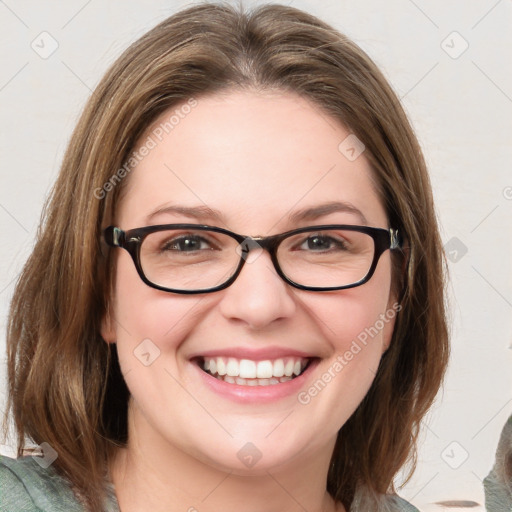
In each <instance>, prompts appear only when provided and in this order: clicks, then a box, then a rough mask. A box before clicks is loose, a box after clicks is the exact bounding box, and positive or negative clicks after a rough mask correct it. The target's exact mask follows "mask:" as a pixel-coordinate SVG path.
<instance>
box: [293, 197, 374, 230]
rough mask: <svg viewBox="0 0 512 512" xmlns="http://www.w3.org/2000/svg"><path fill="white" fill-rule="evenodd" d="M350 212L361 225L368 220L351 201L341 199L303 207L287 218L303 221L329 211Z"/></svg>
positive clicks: (365, 223) (316, 217)
mask: <svg viewBox="0 0 512 512" xmlns="http://www.w3.org/2000/svg"><path fill="white" fill-rule="evenodd" d="M338 212H341V213H350V214H353V215H356V216H357V217H359V220H360V221H361V222H362V224H363V225H365V226H366V225H368V221H367V220H366V217H365V216H364V214H363V212H362V211H361V210H359V209H358V208H356V207H355V206H354V205H353V204H351V203H345V202H341V201H333V202H330V203H325V204H321V205H318V206H313V207H311V208H304V209H302V210H298V211H296V212H294V213H292V214H290V215H288V220H289V221H290V222H292V223H296V222H300V221H305V220H316V219H318V218H320V217H324V216H326V215H329V214H331V213H338Z"/></svg>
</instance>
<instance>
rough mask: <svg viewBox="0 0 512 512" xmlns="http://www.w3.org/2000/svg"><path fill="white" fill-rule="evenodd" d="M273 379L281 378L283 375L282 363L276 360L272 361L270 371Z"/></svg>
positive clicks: (280, 360)
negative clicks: (272, 365)
mask: <svg viewBox="0 0 512 512" xmlns="http://www.w3.org/2000/svg"><path fill="white" fill-rule="evenodd" d="M272 373H273V374H274V377H282V376H283V375H284V361H283V360H282V359H276V360H275V361H274V369H273V370H272Z"/></svg>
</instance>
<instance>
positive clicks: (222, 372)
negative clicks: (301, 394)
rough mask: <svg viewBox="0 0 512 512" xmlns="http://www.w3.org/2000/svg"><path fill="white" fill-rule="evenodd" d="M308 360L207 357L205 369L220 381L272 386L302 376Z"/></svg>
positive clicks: (292, 358) (204, 364) (298, 358)
mask: <svg viewBox="0 0 512 512" xmlns="http://www.w3.org/2000/svg"><path fill="white" fill-rule="evenodd" d="M307 363H308V359H304V358H301V357H286V358H280V359H275V360H274V361H270V360H264V361H252V360H250V359H241V360H239V359H236V358H234V357H229V358H226V357H205V358H204V362H203V369H204V370H205V371H207V372H208V373H210V374H211V375H213V376H215V377H217V378H218V379H220V380H224V381H225V382H229V383H230V384H238V385H241V386H272V385H275V384H279V383H281V382H286V381H288V380H291V379H292V378H294V377H296V376H298V375H300V374H301V372H302V371H303V370H304V368H305V367H306V365H307Z"/></svg>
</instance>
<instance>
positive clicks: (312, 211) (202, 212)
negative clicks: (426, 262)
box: [146, 201, 368, 226]
mask: <svg viewBox="0 0 512 512" xmlns="http://www.w3.org/2000/svg"><path fill="white" fill-rule="evenodd" d="M339 212H341V213H350V214H352V215H356V216H357V217H359V220H360V221H361V223H362V224H363V225H365V226H366V225H368V221H367V220H366V217H365V216H364V214H363V212H361V210H359V209H358V208H356V207H355V206H354V205H352V204H351V203H347V202H341V201H333V202H329V203H325V204H320V205H318V206H313V207H310V208H304V209H302V210H298V211H296V212H293V213H291V214H289V215H288V221H289V222H290V223H292V224H294V223H298V222H301V221H311V220H316V219H319V218H321V217H325V216H326V215H330V214H331V213H339ZM165 213H168V214H178V215H184V216H185V217H190V218H192V219H196V220H198V221H202V222H204V221H205V220H206V219H208V220H214V221H216V222H222V223H225V222H224V216H223V215H222V213H221V212H220V211H219V210H215V209H213V208H210V207H208V206H206V205H205V206H180V205H170V206H162V207H159V208H157V209H156V210H154V211H153V212H151V213H150V214H149V215H148V216H147V217H146V221H148V222H149V221H150V220H152V219H153V217H156V216H157V215H161V214H165Z"/></svg>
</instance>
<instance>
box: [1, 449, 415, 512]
mask: <svg viewBox="0 0 512 512" xmlns="http://www.w3.org/2000/svg"><path fill="white" fill-rule="evenodd" d="M107 489H108V496H107V500H106V502H105V505H104V510H105V512H120V510H119V505H118V503H117V499H116V495H115V491H114V487H113V485H112V484H110V483H109V484H107ZM360 498H361V495H359V498H357V497H356V500H355V502H354V504H353V506H352V507H351V509H350V511H351V512H358V511H360V512H369V511H368V510H366V508H367V507H365V506H364V505H363V503H364V502H365V500H364V499H360ZM379 510H382V511H386V512H388V511H390V512H419V511H418V509H417V508H416V507H414V506H412V505H411V504H410V503H408V502H407V501H405V500H403V499H402V498H400V497H398V496H396V495H389V496H385V497H384V496H383V501H382V508H381V506H379ZM84 511H85V508H84V505H83V504H82V503H81V502H80V501H79V500H78V499H77V497H76V496H75V494H74V493H73V491H72V489H71V487H70V485H69V483H68V482H67V481H66V480H64V479H63V478H62V477H60V476H59V475H58V474H57V472H56V471H55V470H54V469H53V468H52V467H51V466H49V467H48V468H43V467H41V466H40V465H39V464H38V462H36V461H35V460H34V459H33V458H32V457H23V458H20V459H17V460H15V459H10V458H8V457H4V456H0V512H84ZM372 512H374V511H372ZM375 512H377V511H375Z"/></svg>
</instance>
